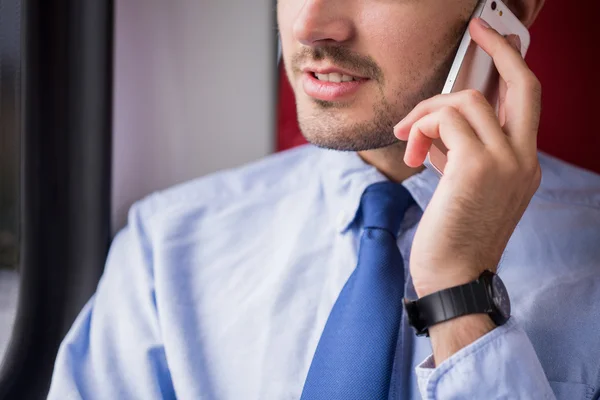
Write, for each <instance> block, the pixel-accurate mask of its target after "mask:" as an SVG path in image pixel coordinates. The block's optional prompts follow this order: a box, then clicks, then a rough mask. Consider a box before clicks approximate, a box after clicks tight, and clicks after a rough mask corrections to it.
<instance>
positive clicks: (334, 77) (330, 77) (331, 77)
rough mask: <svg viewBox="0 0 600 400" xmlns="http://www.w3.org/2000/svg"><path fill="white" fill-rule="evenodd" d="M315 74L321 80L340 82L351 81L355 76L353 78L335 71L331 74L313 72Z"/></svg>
mask: <svg viewBox="0 0 600 400" xmlns="http://www.w3.org/2000/svg"><path fill="white" fill-rule="evenodd" d="M315 76H316V77H317V79H318V80H320V81H323V82H334V83H340V82H352V81H354V80H356V78H354V77H352V76H350V75H343V74H339V73H337V72H334V73H332V74H317V73H315Z"/></svg>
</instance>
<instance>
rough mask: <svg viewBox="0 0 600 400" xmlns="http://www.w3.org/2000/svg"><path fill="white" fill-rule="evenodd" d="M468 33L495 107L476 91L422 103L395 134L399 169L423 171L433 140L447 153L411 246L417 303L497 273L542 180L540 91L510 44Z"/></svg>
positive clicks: (479, 31)
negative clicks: (493, 74) (488, 77)
mask: <svg viewBox="0 0 600 400" xmlns="http://www.w3.org/2000/svg"><path fill="white" fill-rule="evenodd" d="M469 29H470V33H471V36H472V37H473V40H475V42H477V43H478V44H479V45H480V46H481V47H482V48H483V49H484V50H485V51H486V52H487V53H488V54H489V55H490V56H491V57H492V58H493V60H494V63H495V65H496V67H497V69H498V72H499V74H500V80H501V81H500V109H499V115H500V117H499V118H498V117H497V116H496V114H495V111H494V109H493V108H492V106H491V105H490V104H489V103H488V101H487V100H486V99H485V97H484V96H483V95H482V94H481V93H479V92H477V91H471V90H468V91H463V92H459V93H453V94H447V95H439V96H436V97H433V98H431V99H428V100H425V101H423V102H422V103H421V104H419V105H418V106H417V107H415V109H414V110H413V111H412V112H411V113H410V114H408V115H407V116H406V118H404V119H403V120H402V121H401V122H400V123H399V124H398V125H397V126H396V127H395V128H394V134H395V136H396V137H397V138H398V139H400V140H408V143H407V148H406V152H405V158H404V161H405V163H406V164H407V165H408V166H410V167H417V166H419V165H421V164H422V163H423V162H424V160H425V157H426V155H427V152H428V151H429V148H430V146H431V143H432V140H433V139H438V138H440V139H441V140H442V141H443V142H444V144H445V146H446V147H447V148H448V149H449V151H448V161H447V164H446V167H445V170H444V176H443V177H442V178H441V180H440V183H439V185H438V188H437V190H436V192H435V193H434V196H433V198H432V200H431V202H430V204H429V206H428V207H427V209H426V210H425V213H424V215H423V218H422V219H421V222H420V224H419V227H418V229H417V232H416V234H415V238H414V241H413V245H412V251H411V258H410V271H411V275H412V278H413V283H414V286H415V289H416V291H417V294H418V295H419V297H422V296H425V295H427V294H430V293H433V292H436V291H439V290H442V289H445V288H448V287H452V286H457V285H460V284H464V283H467V282H470V281H472V280H474V279H476V278H477V277H478V276H479V275H480V273H481V272H482V271H483V270H484V269H490V270H492V271H495V270H496V268H497V265H498V263H499V261H500V257H501V256H502V253H503V251H504V249H505V247H506V245H507V243H508V240H509V238H510V236H511V235H512V233H513V231H514V229H515V227H516V225H517V223H518V222H519V220H520V219H521V217H522V215H523V213H524V211H525V209H526V208H527V206H528V204H529V202H530V201H531V198H532V197H533V195H534V193H535V191H536V190H537V188H538V187H539V184H540V181H541V170H540V165H539V162H538V157H537V132H538V125H539V119H540V103H541V86H540V83H539V81H538V79H537V78H536V77H535V75H534V74H533V72H532V71H531V70H530V69H529V68H528V66H527V64H526V63H525V61H524V60H523V58H522V57H521V54H520V52H519V51H517V50H516V49H515V47H517V46H519V45H518V44H515V45H513V44H511V42H510V41H509V40H507V39H506V38H504V37H503V36H501V35H500V34H498V33H497V32H496V31H495V30H493V29H491V28H488V27H486V26H485V25H483V24H481V23H480V22H479V20H474V21H472V22H471V24H470V26H469Z"/></svg>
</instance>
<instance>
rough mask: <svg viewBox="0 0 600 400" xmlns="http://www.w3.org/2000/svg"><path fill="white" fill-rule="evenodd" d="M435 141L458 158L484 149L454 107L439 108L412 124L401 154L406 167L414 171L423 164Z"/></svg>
mask: <svg viewBox="0 0 600 400" xmlns="http://www.w3.org/2000/svg"><path fill="white" fill-rule="evenodd" d="M435 139H441V140H442V142H443V143H444V145H445V146H446V147H447V148H448V151H449V152H450V151H451V152H454V153H456V154H457V155H458V156H459V157H460V156H461V155H462V156H467V155H469V154H473V152H477V151H480V150H481V149H483V148H484V145H483V143H482V142H481V141H480V140H479V139H478V137H477V135H476V134H475V132H474V131H473V129H472V128H471V126H470V125H469V123H468V122H467V120H466V119H465V118H464V117H463V116H462V114H461V113H459V112H458V111H457V110H456V109H455V108H452V107H443V108H442V109H440V110H438V111H436V112H433V113H431V114H427V115H426V116H424V117H423V118H421V119H420V120H418V121H417V122H415V123H414V124H413V125H412V127H411V130H410V133H409V135H408V143H407V146H406V151H405V153H404V162H405V163H406V165H408V166H410V167H413V168H415V167H418V166H420V165H421V164H423V162H424V161H425V158H426V157H427V152H428V151H429V149H430V147H431V144H432V141H433V140H435Z"/></svg>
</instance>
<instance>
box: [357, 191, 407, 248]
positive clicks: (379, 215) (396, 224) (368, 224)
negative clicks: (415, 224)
mask: <svg viewBox="0 0 600 400" xmlns="http://www.w3.org/2000/svg"><path fill="white" fill-rule="evenodd" d="M413 203H414V199H413V197H412V196H411V194H410V192H409V191H408V190H407V189H406V188H405V187H404V186H402V185H401V184H399V183H394V182H378V183H374V184H372V185H371V186H369V187H367V189H366V190H365V192H364V193H363V195H362V198H361V200H360V209H361V212H362V218H363V228H378V229H385V230H387V231H388V232H390V233H391V234H392V235H394V236H396V235H397V234H398V230H399V229H400V223H401V222H402V220H403V219H404V214H405V212H406V210H407V209H408V207H410V205H411V204H413Z"/></svg>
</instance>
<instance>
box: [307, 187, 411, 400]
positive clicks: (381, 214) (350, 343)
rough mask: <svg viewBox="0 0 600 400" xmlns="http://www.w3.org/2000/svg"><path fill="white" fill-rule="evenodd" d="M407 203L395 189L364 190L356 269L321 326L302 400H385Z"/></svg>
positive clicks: (399, 298) (397, 319)
mask: <svg viewBox="0 0 600 400" xmlns="http://www.w3.org/2000/svg"><path fill="white" fill-rule="evenodd" d="M412 202H413V199H412V197H411V195H410V193H409V192H408V190H406V189H405V188H404V187H403V186H402V185H400V184H395V183H392V182H380V183H376V184H373V185H371V186H369V187H368V188H367V189H366V190H365V192H364V194H363V196H362V199H361V205H360V213H361V214H362V221H363V228H364V229H363V233H362V236H361V240H360V249H359V253H358V265H357V267H356V269H355V270H354V272H353V273H352V275H350V278H349V279H348V281H347V282H346V284H345V286H344V288H343V289H342V291H341V293H340V295H339V297H338V299H337V301H336V303H335V304H334V306H333V309H332V310H331V314H330V315H329V319H328V320H327V323H326V324H325V329H324V330H323V334H322V335H321V339H320V340H319V344H318V346H317V350H316V352H315V355H314V357H313V361H312V363H311V365H310V369H309V371H308V376H307V378H306V381H305V383H304V389H303V391H302V400H337V399H340V400H342V399H343V400H353V399H356V400H380V399H387V398H388V393H389V389H390V378H391V374H392V367H393V363H394V354H395V351H396V341H397V339H398V330H399V327H400V319H401V317H402V298H403V296H404V262H403V261H402V256H401V254H400V251H399V250H398V246H397V244H396V235H397V234H398V230H399V228H400V223H401V222H402V219H403V218H404V213H405V211H406V209H407V208H408V207H409V206H410V205H411V204H412Z"/></svg>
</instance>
